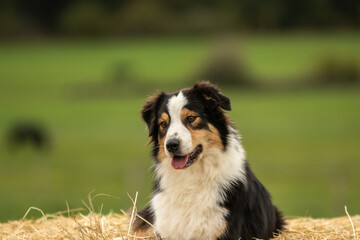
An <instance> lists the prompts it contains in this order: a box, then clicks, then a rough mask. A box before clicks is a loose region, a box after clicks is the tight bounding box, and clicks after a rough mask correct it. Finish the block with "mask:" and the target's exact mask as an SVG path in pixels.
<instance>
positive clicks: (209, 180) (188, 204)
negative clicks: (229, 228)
mask: <svg viewBox="0 0 360 240" xmlns="http://www.w3.org/2000/svg"><path fill="white" fill-rule="evenodd" d="M244 159H245V157H244V151H243V148H242V147H241V145H240V143H239V142H238V140H237V138H236V136H234V135H233V137H232V138H229V145H228V150H227V151H226V152H221V151H220V150H217V149H214V150H210V151H209V150H208V151H206V152H204V154H203V157H202V159H201V160H200V161H198V162H197V163H195V164H194V165H193V166H191V167H189V168H188V169H184V170H175V169H173V168H172V167H171V164H170V160H169V162H167V161H163V162H161V163H160V164H159V166H158V167H157V169H156V172H157V174H158V176H160V177H161V180H160V186H161V189H162V191H161V192H159V193H157V194H156V195H155V196H154V197H153V199H152V202H151V204H152V207H153V209H154V212H155V228H156V231H157V232H158V233H159V234H160V235H161V237H162V238H164V239H167V240H171V239H177V240H182V239H183V240H190V239H210V240H211V239H216V238H217V237H219V236H220V235H221V234H222V233H223V232H224V230H225V228H226V222H225V216H226V214H227V213H228V212H227V210H226V209H225V208H223V207H221V206H219V203H221V202H223V201H224V200H225V197H226V196H224V194H223V192H222V189H224V187H225V188H226V187H229V186H230V185H231V182H232V181H236V180H241V181H243V182H245V174H244V162H245V161H244Z"/></svg>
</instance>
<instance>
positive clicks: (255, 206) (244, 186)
mask: <svg viewBox="0 0 360 240" xmlns="http://www.w3.org/2000/svg"><path fill="white" fill-rule="evenodd" d="M224 110H227V111H230V110H231V106H230V100H229V98H227V97H225V96H224V95H223V94H222V93H221V92H220V91H219V90H218V89H217V88H216V87H215V86H213V85H212V84H210V83H209V82H200V83H197V84H195V86H194V87H193V88H188V89H182V90H181V91H179V92H175V93H171V94H167V93H164V92H161V93H159V94H157V95H155V96H153V97H151V98H149V99H148V100H147V101H146V103H145V105H144V107H143V109H142V112H141V114H142V118H143V119H144V121H145V122H146V124H147V127H148V129H149V136H150V138H151V139H150V141H151V142H152V143H153V151H152V154H153V161H154V170H155V175H156V176H155V181H154V189H153V193H152V199H151V202H150V203H149V205H148V206H147V207H145V209H144V210H142V211H140V212H138V215H139V216H140V217H137V219H136V220H135V223H134V230H135V231H147V230H146V229H147V228H149V227H150V225H149V224H148V223H146V222H149V223H151V224H152V225H153V226H154V227H155V232H156V234H158V235H160V237H161V238H162V239H168V240H170V239H175V240H182V239H184V240H190V239H204V240H205V239H206V240H211V239H234V240H235V239H236V240H237V239H241V240H244V239H253V238H261V239H269V238H272V237H274V233H275V234H276V233H277V232H278V231H279V230H281V229H282V228H283V225H284V220H283V217H282V216H281V214H280V212H279V211H278V210H277V209H276V207H274V206H273V205H272V203H271V198H270V194H269V193H268V191H267V190H266V189H265V187H264V186H263V185H262V184H261V183H260V181H259V180H258V179H257V178H256V177H255V175H254V173H253V172H252V171H251V169H250V167H249V164H248V163H247V161H246V158H245V152H244V149H243V147H242V146H241V143H240V137H239V134H238V132H237V131H236V130H235V128H234V126H233V124H232V122H231V121H230V119H229V118H228V117H227V115H226V114H225V112H224ZM143 219H145V220H146V221H144V220H143Z"/></svg>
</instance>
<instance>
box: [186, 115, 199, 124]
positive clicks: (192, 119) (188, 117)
mask: <svg viewBox="0 0 360 240" xmlns="http://www.w3.org/2000/svg"><path fill="white" fill-rule="evenodd" d="M196 118H197V117H196V116H187V117H186V121H187V122H188V123H192V122H193V121H195V119H196Z"/></svg>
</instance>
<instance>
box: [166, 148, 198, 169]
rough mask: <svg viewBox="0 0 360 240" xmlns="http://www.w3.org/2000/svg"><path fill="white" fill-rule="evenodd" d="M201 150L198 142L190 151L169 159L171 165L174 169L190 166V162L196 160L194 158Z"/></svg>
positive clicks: (192, 162)
mask: <svg viewBox="0 0 360 240" xmlns="http://www.w3.org/2000/svg"><path fill="white" fill-rule="evenodd" d="M202 150H203V148H202V145H201V144H199V145H197V146H196V148H195V149H194V151H192V152H191V153H189V154H187V155H185V156H174V157H173V159H172V161H171V165H172V166H173V168H175V169H183V168H187V167H190V166H191V165H192V164H194V163H195V162H196V159H197V158H198V157H199V155H200V153H201V152H202Z"/></svg>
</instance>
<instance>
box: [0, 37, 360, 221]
mask: <svg viewBox="0 0 360 240" xmlns="http://www.w3.org/2000/svg"><path fill="white" fill-rule="evenodd" d="M216 41H217V40H216V39H211V38H205V37H183V38H180V39H178V38H175V37H172V38H171V37H167V38H165V37H164V38H156V39H155V38H148V39H121V40H91V41H90V40H56V41H55V40H47V41H33V42H0V194H1V197H0V221H8V220H11V219H19V218H21V217H22V216H23V215H24V214H25V212H26V211H27V209H28V208H29V207H31V206H35V207H38V208H40V209H42V210H43V211H44V212H46V213H55V212H58V211H62V210H66V204H68V205H69V207H70V208H71V209H75V208H79V207H83V208H85V206H84V205H83V203H82V200H86V199H87V195H88V194H89V193H90V192H92V191H94V192H93V193H92V194H93V195H96V194H98V193H105V194H109V195H112V196H114V197H109V196H99V197H97V198H96V199H94V203H95V205H96V206H97V208H99V209H100V208H102V211H103V212H104V213H107V212H109V211H114V212H120V210H121V209H124V210H127V209H129V208H130V207H131V206H132V203H131V200H130V199H129V197H128V196H127V193H129V194H130V195H131V196H135V192H137V191H138V192H139V197H138V206H139V208H140V207H142V206H144V205H145V204H146V203H147V202H148V201H149V199H150V198H149V196H150V192H151V185H152V184H151V181H152V176H153V174H152V172H151V157H150V149H151V146H149V145H147V141H148V135H147V131H146V129H145V123H143V122H142V120H141V119H140V111H141V107H142V104H143V102H144V99H145V98H146V97H148V96H150V95H151V94H153V93H154V92H156V91H157V90H166V91H174V90H177V89H178V88H180V87H188V86H189V84H190V83H191V81H192V80H193V82H195V80H197V79H192V78H194V76H195V75H196V73H197V71H198V69H200V68H201V67H202V65H203V64H204V63H205V62H206V60H207V58H208V57H209V55H210V53H211V51H212V50H213V48H214V45H216ZM234 51H236V52H237V54H238V55H239V56H241V59H242V60H243V61H244V62H245V64H246V67H247V69H248V71H249V72H251V74H252V75H253V76H255V78H256V79H259V80H258V81H260V82H261V83H264V84H272V83H275V82H277V83H287V84H288V83H289V81H290V83H291V81H294V82H296V81H301V79H302V77H304V76H308V75H309V74H311V73H312V72H313V71H314V70H315V69H316V66H317V65H318V64H319V61H321V59H323V58H324V57H327V56H335V57H336V58H351V59H357V60H359V56H360V35H359V34H349V33H344V34H303V35H301V34H288V35H285V34H277V35H250V36H247V35H245V36H237V37H236V45H235V49H234ZM124 64H125V66H128V68H129V69H128V70H127V73H126V74H127V75H126V76H127V77H126V78H124V79H120V80H118V81H119V82H117V83H114V81H115V80H114V78H115V77H114V71H116V68H117V67H119V66H123V65H124ZM186 79H188V80H186ZM186 81H187V82H186ZM104 86H105V87H104ZM144 86H145V87H144ZM220 87H221V85H220ZM109 92H110V94H107V93H109ZM222 92H223V93H224V94H225V95H227V96H228V97H230V99H231V103H232V111H231V112H229V115H230V117H231V118H232V120H233V121H234V123H235V126H236V127H237V129H238V130H239V132H240V133H241V135H242V142H243V145H244V147H245V150H246V152H247V158H248V161H249V162H250V164H251V166H252V168H253V170H254V172H255V174H256V175H257V176H258V178H259V179H260V180H261V181H262V182H263V183H264V185H265V186H266V187H267V188H268V190H269V191H270V192H271V194H272V196H273V200H274V202H275V204H276V205H277V206H278V207H279V208H280V209H281V210H282V211H283V212H284V214H285V215H287V216H312V217H334V216H340V215H344V213H345V212H344V205H347V206H348V209H349V212H350V214H360V205H359V204H358V203H359V202H360V190H359V186H358V185H359V183H360V175H359V169H360V110H359V109H360V88H359V86H342V87H317V88H304V89H299V90H296V89H292V90H279V91H277V90H273V91H264V90H256V89H241V88H229V87H223V88H222ZM27 119H29V120H36V121H38V122H40V123H41V124H43V126H44V127H46V129H47V130H48V132H49V134H50V137H51V142H50V148H49V149H47V150H45V151H40V152H38V151H35V150H34V149H33V148H31V147H30V146H25V147H23V148H22V149H20V150H19V151H16V152H11V151H9V149H8V148H7V144H6V136H7V132H8V129H9V128H10V126H11V125H12V124H13V123H14V122H16V121H19V120H27ZM102 205H103V207H102ZM30 216H35V217H38V216H40V213H36V212H35V213H32V214H30Z"/></svg>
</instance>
